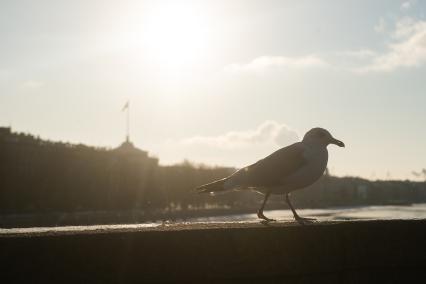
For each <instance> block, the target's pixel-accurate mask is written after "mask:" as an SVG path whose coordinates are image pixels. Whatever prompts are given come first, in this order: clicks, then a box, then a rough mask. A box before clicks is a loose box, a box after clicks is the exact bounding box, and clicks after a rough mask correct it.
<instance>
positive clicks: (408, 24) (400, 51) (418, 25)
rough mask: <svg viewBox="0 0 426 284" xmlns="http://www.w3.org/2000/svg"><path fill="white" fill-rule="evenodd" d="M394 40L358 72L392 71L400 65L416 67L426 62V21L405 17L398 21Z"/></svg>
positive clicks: (393, 36) (393, 35)
mask: <svg viewBox="0 0 426 284" xmlns="http://www.w3.org/2000/svg"><path fill="white" fill-rule="evenodd" d="M392 38H393V42H392V43H390V44H388V46H387V51H386V52H384V53H382V54H378V55H377V56H375V57H374V58H373V60H372V62H371V63H370V64H369V65H367V66H365V67H361V68H358V69H357V70H356V71H358V72H362V73H365V72H391V71H394V70H396V69H397V68H400V67H416V66H421V65H423V64H425V63H426V21H421V20H418V21H416V20H413V19H411V18H404V19H402V20H399V21H398V22H397V23H396V27H395V31H394V32H393V34H392Z"/></svg>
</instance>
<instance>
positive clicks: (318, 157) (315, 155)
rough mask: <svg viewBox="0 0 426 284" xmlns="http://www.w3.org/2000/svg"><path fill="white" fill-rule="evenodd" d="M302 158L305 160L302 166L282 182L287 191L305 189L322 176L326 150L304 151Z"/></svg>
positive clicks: (326, 158) (326, 156)
mask: <svg viewBox="0 0 426 284" xmlns="http://www.w3.org/2000/svg"><path fill="white" fill-rule="evenodd" d="M304 158H305V160H306V163H305V164H304V166H303V167H301V168H300V170H298V171H297V172H295V173H293V174H292V175H290V176H288V177H286V178H285V179H283V180H282V183H283V185H284V186H285V187H287V188H288V190H289V191H291V190H295V189H299V188H303V187H307V186H309V185H311V184H313V183H314V182H315V181H317V180H318V179H319V178H320V177H321V176H322V175H323V174H324V171H325V169H326V167H327V162H328V152H327V148H319V149H306V150H305V152H304Z"/></svg>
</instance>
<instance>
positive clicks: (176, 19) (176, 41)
mask: <svg viewBox="0 0 426 284" xmlns="http://www.w3.org/2000/svg"><path fill="white" fill-rule="evenodd" d="M207 30H208V29H207V22H206V19H205V17H203V13H200V11H198V10H197V9H196V8H195V7H194V6H191V5H182V4H173V3H169V4H167V5H160V6H157V7H155V8H153V9H152V11H150V13H149V16H148V19H147V21H146V26H145V27H144V40H143V42H144V44H143V45H144V47H145V51H146V52H147V55H148V56H149V58H150V59H151V60H153V61H154V62H155V63H156V64H159V65H160V66H159V67H160V68H161V69H167V70H168V71H173V70H174V71H178V70H181V69H186V68H190V67H191V66H193V65H194V64H196V63H199V62H200V61H202V60H203V59H204V58H205V57H206V53H207V49H208V42H207V39H208V36H207Z"/></svg>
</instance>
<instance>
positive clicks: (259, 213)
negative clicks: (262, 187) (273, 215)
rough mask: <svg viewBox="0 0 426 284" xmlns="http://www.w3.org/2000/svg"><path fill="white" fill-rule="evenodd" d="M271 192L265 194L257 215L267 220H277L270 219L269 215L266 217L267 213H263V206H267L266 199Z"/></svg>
mask: <svg viewBox="0 0 426 284" xmlns="http://www.w3.org/2000/svg"><path fill="white" fill-rule="evenodd" d="M270 194H271V193H270V192H269V191H268V192H267V193H266V194H265V199H263V203H262V206H261V207H260V208H259V210H258V211H257V217H259V218H260V219H263V220H265V221H267V222H270V221H275V220H274V219H269V218H268V217H266V216H265V215H263V208H265V204H266V201H267V200H268V198H269V195H270Z"/></svg>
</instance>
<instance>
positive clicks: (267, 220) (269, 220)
mask: <svg viewBox="0 0 426 284" xmlns="http://www.w3.org/2000/svg"><path fill="white" fill-rule="evenodd" d="M257 217H259V218H260V219H263V220H265V221H266V222H273V221H275V219H270V218H268V217H266V216H265V215H263V212H260V211H259V212H257Z"/></svg>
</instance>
